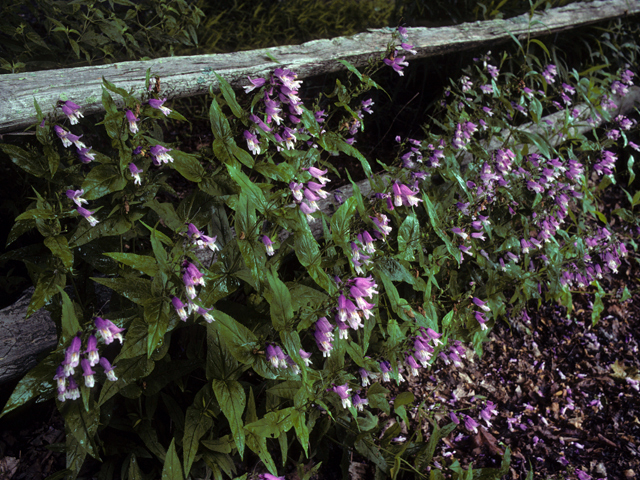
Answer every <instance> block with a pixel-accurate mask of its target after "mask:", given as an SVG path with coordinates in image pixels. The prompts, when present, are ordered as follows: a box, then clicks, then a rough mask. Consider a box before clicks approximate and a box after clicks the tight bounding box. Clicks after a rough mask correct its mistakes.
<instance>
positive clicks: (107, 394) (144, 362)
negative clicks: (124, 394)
mask: <svg viewBox="0 0 640 480" xmlns="http://www.w3.org/2000/svg"><path fill="white" fill-rule="evenodd" d="M154 366H155V362H154V361H153V360H151V359H149V358H147V357H146V356H144V355H143V356H140V357H136V358H127V359H122V360H119V361H118V364H117V365H115V366H114V368H115V373H116V375H117V376H118V380H116V381H115V382H111V381H108V382H106V383H105V384H104V385H103V387H102V390H101V391H100V397H99V399H98V405H99V406H101V405H104V403H105V402H106V401H107V400H109V399H110V398H111V397H113V396H114V395H115V394H116V393H118V392H119V391H120V390H122V389H123V388H125V387H129V386H132V385H135V383H136V382H137V381H138V380H140V379H142V378H144V377H146V376H148V375H149V374H150V373H151V372H152V371H153V368H154Z"/></svg>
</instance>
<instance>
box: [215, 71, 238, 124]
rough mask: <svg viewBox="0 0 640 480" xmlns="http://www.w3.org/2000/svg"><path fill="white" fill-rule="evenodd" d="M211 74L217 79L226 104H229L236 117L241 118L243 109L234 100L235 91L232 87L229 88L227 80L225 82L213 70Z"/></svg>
mask: <svg viewBox="0 0 640 480" xmlns="http://www.w3.org/2000/svg"><path fill="white" fill-rule="evenodd" d="M213 74H214V75H215V76H216V78H217V79H218V82H219V84H220V91H221V92H222V95H223V96H224V99H225V100H226V101H227V105H229V108H231V111H232V112H233V114H234V115H235V116H236V117H237V118H242V117H243V116H244V111H243V110H242V107H241V106H240V104H239V103H238V101H237V100H236V93H235V92H234V91H233V88H231V85H229V82H227V81H226V80H225V79H224V78H222V77H221V76H220V75H218V74H217V73H215V72H213Z"/></svg>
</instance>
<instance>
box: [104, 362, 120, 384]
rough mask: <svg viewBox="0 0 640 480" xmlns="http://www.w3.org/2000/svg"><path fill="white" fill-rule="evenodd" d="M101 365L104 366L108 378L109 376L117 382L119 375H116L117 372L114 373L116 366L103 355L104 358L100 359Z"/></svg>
mask: <svg viewBox="0 0 640 480" xmlns="http://www.w3.org/2000/svg"><path fill="white" fill-rule="evenodd" d="M100 366H101V367H102V368H104V373H105V375H106V376H107V378H108V379H109V380H110V381H112V382H115V381H116V380H118V377H116V374H115V373H113V368H114V366H112V365H111V364H110V363H109V360H107V359H106V358H104V357H102V358H101V359H100Z"/></svg>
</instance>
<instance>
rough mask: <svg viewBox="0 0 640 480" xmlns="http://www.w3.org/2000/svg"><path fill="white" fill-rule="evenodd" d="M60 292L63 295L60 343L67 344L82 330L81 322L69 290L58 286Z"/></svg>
mask: <svg viewBox="0 0 640 480" xmlns="http://www.w3.org/2000/svg"><path fill="white" fill-rule="evenodd" d="M58 292H60V295H61V297H62V337H61V338H60V343H61V344H62V345H66V344H67V342H69V341H70V340H71V339H72V338H73V337H75V335H76V333H78V332H79V331H80V323H79V322H78V318H77V317H76V310H75V308H74V306H73V302H72V301H71V299H70V298H69V295H67V292H65V291H64V290H63V289H62V288H61V287H58Z"/></svg>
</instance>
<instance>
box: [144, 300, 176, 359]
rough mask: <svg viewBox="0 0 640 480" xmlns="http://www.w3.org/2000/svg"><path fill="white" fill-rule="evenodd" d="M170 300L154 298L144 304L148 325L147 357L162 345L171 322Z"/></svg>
mask: <svg viewBox="0 0 640 480" xmlns="http://www.w3.org/2000/svg"><path fill="white" fill-rule="evenodd" d="M169 312H170V307H169V300H168V299H167V298H165V297H157V298H153V299H151V300H149V301H147V302H145V304H144V320H145V322H147V325H148V332H149V335H148V337H147V356H148V357H150V356H151V355H152V354H153V352H154V351H155V350H156V348H157V347H158V346H160V345H162V342H163V340H164V334H165V333H167V328H168V327H169V320H170V315H169Z"/></svg>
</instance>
